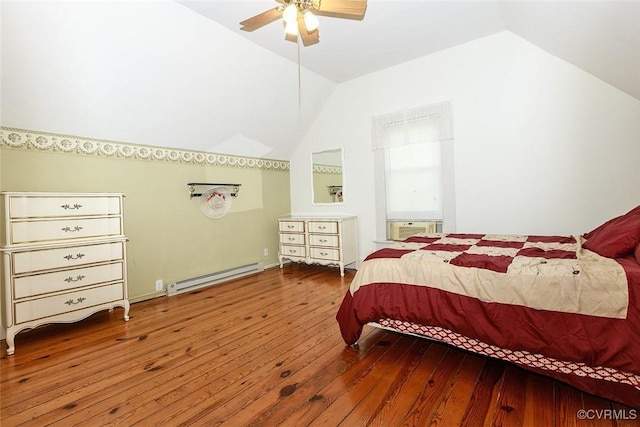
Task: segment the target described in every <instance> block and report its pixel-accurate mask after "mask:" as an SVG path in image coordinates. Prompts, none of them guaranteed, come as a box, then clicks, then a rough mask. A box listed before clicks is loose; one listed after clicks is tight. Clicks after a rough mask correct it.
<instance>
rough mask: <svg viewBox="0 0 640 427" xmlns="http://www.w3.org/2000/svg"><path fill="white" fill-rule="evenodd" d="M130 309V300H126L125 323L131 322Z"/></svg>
mask: <svg viewBox="0 0 640 427" xmlns="http://www.w3.org/2000/svg"><path fill="white" fill-rule="evenodd" d="M129 308H131V304H129V300H128V299H126V300H124V321H125V322H128V321H129Z"/></svg>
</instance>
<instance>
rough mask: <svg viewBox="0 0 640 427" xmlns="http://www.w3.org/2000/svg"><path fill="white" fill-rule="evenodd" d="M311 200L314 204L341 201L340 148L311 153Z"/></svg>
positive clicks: (341, 158) (342, 198)
mask: <svg viewBox="0 0 640 427" xmlns="http://www.w3.org/2000/svg"><path fill="white" fill-rule="evenodd" d="M311 181H312V185H313V192H312V193H313V194H312V198H313V199H312V200H313V203H314V204H331V203H342V202H343V200H344V194H343V191H342V186H343V156H342V148H336V149H333V150H325V151H317V152H313V153H311Z"/></svg>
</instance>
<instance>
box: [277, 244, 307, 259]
mask: <svg viewBox="0 0 640 427" xmlns="http://www.w3.org/2000/svg"><path fill="white" fill-rule="evenodd" d="M280 252H281V253H282V255H283V256H295V257H301V258H304V257H305V256H306V254H307V252H306V250H305V248H304V246H289V245H281V246H280Z"/></svg>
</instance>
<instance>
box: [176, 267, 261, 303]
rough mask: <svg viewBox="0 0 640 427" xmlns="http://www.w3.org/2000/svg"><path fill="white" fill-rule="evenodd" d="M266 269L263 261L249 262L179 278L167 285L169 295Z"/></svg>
mask: <svg viewBox="0 0 640 427" xmlns="http://www.w3.org/2000/svg"><path fill="white" fill-rule="evenodd" d="M263 270H264V264H263V263H262V262H256V263H253V264H247V265H243V266H240V267H235V268H230V269H228V270H223V271H217V272H215V273H209V274H205V275H203V276H198V277H192V278H190V279H185V280H179V281H177V282H174V283H169V284H168V285H167V296H172V295H177V294H181V293H184V292H190V291H193V290H195V289H199V288H204V287H206V286H211V285H215V284H217V283H221V282H226V281H228V280H231V279H235V278H238V277H242V276H248V275H250V274H254V273H258V272H260V271H263Z"/></svg>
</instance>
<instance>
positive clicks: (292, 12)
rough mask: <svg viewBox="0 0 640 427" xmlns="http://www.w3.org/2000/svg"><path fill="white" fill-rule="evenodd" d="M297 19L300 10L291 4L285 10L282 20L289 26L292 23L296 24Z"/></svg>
mask: <svg viewBox="0 0 640 427" xmlns="http://www.w3.org/2000/svg"><path fill="white" fill-rule="evenodd" d="M297 17H298V8H297V7H296V5H295V4H293V3H290V4H289V5H288V6H287V7H285V8H284V11H283V12H282V18H283V19H284V22H286V23H287V25H288V24H289V23H291V22H296V19H297Z"/></svg>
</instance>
